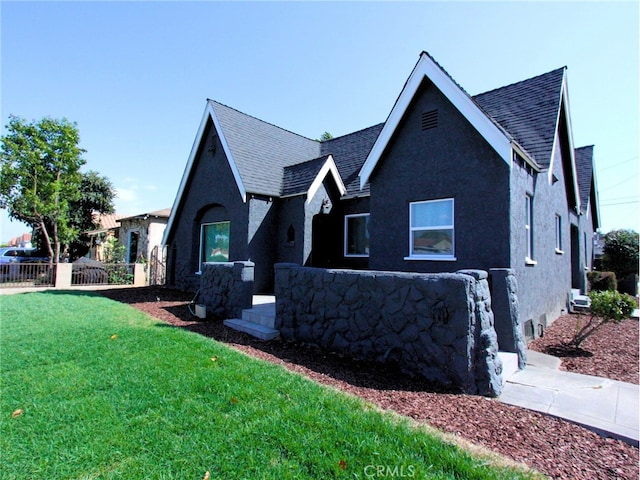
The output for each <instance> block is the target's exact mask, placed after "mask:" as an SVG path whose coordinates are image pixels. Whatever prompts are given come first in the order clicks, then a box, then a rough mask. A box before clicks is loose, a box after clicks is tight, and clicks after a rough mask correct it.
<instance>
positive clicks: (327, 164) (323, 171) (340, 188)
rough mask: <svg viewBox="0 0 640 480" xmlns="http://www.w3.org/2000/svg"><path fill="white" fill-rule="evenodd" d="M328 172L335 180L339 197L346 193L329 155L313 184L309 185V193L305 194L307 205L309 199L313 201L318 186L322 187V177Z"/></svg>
mask: <svg viewBox="0 0 640 480" xmlns="http://www.w3.org/2000/svg"><path fill="white" fill-rule="evenodd" d="M329 172H331V175H332V176H333V179H334V180H335V182H336V185H337V186H338V191H339V192H340V196H342V195H344V194H345V193H346V191H347V188H346V187H345V186H344V182H343V181H342V178H341V177H340V173H338V167H336V162H334V161H333V157H332V156H331V155H329V157H328V158H327V161H326V162H324V165H322V168H321V169H320V171H319V172H318V175H316V178H315V179H314V180H313V183H311V186H310V187H309V191H308V192H307V201H306V203H307V205H308V204H309V203H310V202H311V199H313V197H314V196H315V194H316V192H317V191H318V189H319V188H320V185H322V182H323V180H324V177H326V176H327V174H328V173H329Z"/></svg>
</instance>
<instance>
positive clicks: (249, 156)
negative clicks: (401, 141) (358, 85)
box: [209, 67, 565, 197]
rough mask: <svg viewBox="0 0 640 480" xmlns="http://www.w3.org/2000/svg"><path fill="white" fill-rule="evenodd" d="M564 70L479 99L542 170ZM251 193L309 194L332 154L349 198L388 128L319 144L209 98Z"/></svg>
mask: <svg viewBox="0 0 640 480" xmlns="http://www.w3.org/2000/svg"><path fill="white" fill-rule="evenodd" d="M564 72H565V68H564V67H563V68H559V69H556V70H553V71H551V72H548V73H545V74H543V75H539V76H537V77H533V78H530V79H528V80H524V81H521V82H517V83H514V84H512V85H508V86H505V87H501V88H498V89H495V90H491V91H489V92H485V93H482V94H479V95H475V96H473V97H472V99H473V100H474V101H475V102H476V103H477V105H478V106H479V107H480V108H481V109H482V110H483V111H484V112H485V113H486V114H487V115H488V116H489V118H491V119H492V120H493V121H495V122H496V123H497V124H498V125H499V126H500V127H502V128H503V129H504V130H505V131H506V132H507V133H508V134H509V135H511V136H512V137H513V138H514V139H515V140H516V141H517V142H518V143H519V144H520V146H522V147H523V148H524V149H525V150H526V152H527V153H528V154H529V155H531V156H532V157H533V159H534V160H535V161H536V162H537V163H538V164H539V165H541V166H542V167H548V166H549V164H550V161H551V154H552V149H553V141H554V137H555V131H556V126H557V120H558V112H559V109H560V107H561V92H562V85H563V79H564ZM209 102H210V103H211V105H212V106H213V109H214V111H215V114H216V116H217V118H218V121H219V122H220V126H221V128H222V131H223V134H224V137H225V139H226V141H227V144H228V146H229V149H230V151H231V154H232V157H233V160H234V161H235V163H236V166H237V168H238V171H239V173H240V176H241V178H242V182H243V184H244V186H245V189H246V190H247V191H248V192H253V193H261V194H265V195H272V196H280V195H283V196H287V195H295V194H300V193H304V192H305V188H307V189H308V187H309V186H310V185H311V183H312V182H313V180H314V179H315V177H316V176H317V174H318V172H319V169H320V168H321V167H322V165H323V164H324V162H325V161H326V158H327V156H328V155H332V156H333V159H334V161H335V163H336V166H337V168H338V171H339V173H340V176H341V177H342V179H343V182H344V184H345V187H346V188H347V192H346V194H345V196H346V197H354V196H363V195H364V196H366V195H369V186H368V185H367V186H365V188H364V189H363V190H360V183H359V179H358V173H359V172H360V169H361V168H362V165H363V164H364V162H365V160H366V159H367V156H368V154H369V152H370V151H371V148H372V147H373V144H374V143H375V141H376V139H377V138H378V136H379V134H380V132H381V131H382V127H383V126H384V124H378V125H374V126H373V127H369V128H365V129H363V130H360V131H357V132H354V133H350V134H347V135H344V136H341V137H337V138H333V139H331V140H327V141H324V142H318V141H316V140H311V139H309V138H306V137H303V136H301V135H298V134H296V133H293V132H290V131H288V130H285V129H282V128H280V127H277V126H275V125H272V124H270V123H268V122H265V121H262V120H259V119H257V118H255V117H252V116H250V115H247V114H244V113H242V112H239V111H238V110H235V109H233V108H230V107H227V106H226V105H223V104H221V103H219V102H215V101H213V100H209Z"/></svg>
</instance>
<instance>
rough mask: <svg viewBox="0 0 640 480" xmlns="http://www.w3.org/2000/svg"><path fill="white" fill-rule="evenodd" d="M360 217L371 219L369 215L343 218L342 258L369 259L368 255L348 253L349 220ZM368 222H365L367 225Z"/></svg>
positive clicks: (356, 214)
mask: <svg viewBox="0 0 640 480" xmlns="http://www.w3.org/2000/svg"><path fill="white" fill-rule="evenodd" d="M361 217H367V218H369V219H370V218H371V214H369V213H355V214H352V215H345V216H344V249H343V253H344V256H345V257H347V258H368V257H369V253H368V252H367V253H349V220H350V219H352V218H361ZM368 223H369V222H367V224H368ZM368 230H369V226H368V225H367V233H368Z"/></svg>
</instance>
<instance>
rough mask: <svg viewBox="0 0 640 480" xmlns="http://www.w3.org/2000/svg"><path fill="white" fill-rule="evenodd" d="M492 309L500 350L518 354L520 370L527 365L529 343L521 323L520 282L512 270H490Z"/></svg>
mask: <svg viewBox="0 0 640 480" xmlns="http://www.w3.org/2000/svg"><path fill="white" fill-rule="evenodd" d="M489 283H490V287H491V308H492V310H493V314H494V316H495V329H496V334H497V335H498V343H499V344H500V350H501V351H503V352H512V353H517V354H518V368H520V369H523V368H525V366H526V364H527V342H526V341H525V338H524V329H523V326H522V324H521V322H520V313H519V312H520V306H519V303H518V280H517V279H516V273H515V270H513V269H511V268H492V269H491V270H489Z"/></svg>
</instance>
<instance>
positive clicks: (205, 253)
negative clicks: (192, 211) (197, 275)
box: [200, 222, 231, 270]
mask: <svg viewBox="0 0 640 480" xmlns="http://www.w3.org/2000/svg"><path fill="white" fill-rule="evenodd" d="M230 225H231V223H230V222H216V223H204V224H202V225H201V226H200V270H202V264H203V263H204V262H228V261H229V227H230Z"/></svg>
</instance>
